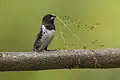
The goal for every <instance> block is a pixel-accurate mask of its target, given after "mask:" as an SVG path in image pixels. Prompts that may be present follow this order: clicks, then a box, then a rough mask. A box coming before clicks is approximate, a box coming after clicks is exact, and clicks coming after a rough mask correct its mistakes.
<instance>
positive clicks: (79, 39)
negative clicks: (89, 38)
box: [57, 17, 80, 40]
mask: <svg viewBox="0 0 120 80" xmlns="http://www.w3.org/2000/svg"><path fill="white" fill-rule="evenodd" d="M57 19H58V20H59V21H60V22H61V23H63V25H64V26H65V27H66V28H67V29H68V30H69V31H70V32H71V33H72V34H73V35H74V36H75V37H76V38H77V39H78V40H80V38H79V37H78V36H77V35H76V34H75V33H74V32H73V31H72V30H71V29H70V28H69V27H67V25H66V24H65V23H64V22H63V21H62V20H61V19H60V18H59V17H57Z"/></svg>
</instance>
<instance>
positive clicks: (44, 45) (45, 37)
mask: <svg viewBox="0 0 120 80" xmlns="http://www.w3.org/2000/svg"><path fill="white" fill-rule="evenodd" d="M55 18H56V15H55V14H47V15H45V16H44V17H43V19H42V25H41V28H40V32H39V33H38V34H37V36H36V39H35V41H34V45H33V51H34V52H40V51H43V50H45V51H49V50H48V46H49V44H50V43H51V41H52V40H53V38H54V36H55V25H54V20H55Z"/></svg>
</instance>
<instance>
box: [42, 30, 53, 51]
mask: <svg viewBox="0 0 120 80" xmlns="http://www.w3.org/2000/svg"><path fill="white" fill-rule="evenodd" d="M54 35H55V30H44V35H43V37H42V39H41V47H40V48H41V49H44V48H46V47H47V46H48V45H49V44H50V42H51V41H52V39H53V37H54Z"/></svg>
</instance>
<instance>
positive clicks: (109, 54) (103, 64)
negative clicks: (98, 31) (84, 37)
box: [0, 48, 120, 71]
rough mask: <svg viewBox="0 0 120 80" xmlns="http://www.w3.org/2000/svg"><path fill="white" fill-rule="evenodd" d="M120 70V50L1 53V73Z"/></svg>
mask: <svg viewBox="0 0 120 80" xmlns="http://www.w3.org/2000/svg"><path fill="white" fill-rule="evenodd" d="M65 68H68V69H72V68H120V49H119V48H117V49H112V48H109V49H101V50H56V51H43V52H40V53H35V52H0V71H35V70H46V69H65Z"/></svg>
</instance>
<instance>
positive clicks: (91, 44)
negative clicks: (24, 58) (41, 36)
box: [0, 0, 120, 80]
mask: <svg viewBox="0 0 120 80" xmlns="http://www.w3.org/2000/svg"><path fill="white" fill-rule="evenodd" d="M48 13H54V14H56V15H57V16H59V18H61V19H63V18H64V16H70V18H71V19H72V20H80V23H79V27H77V26H76V25H68V27H69V28H70V29H72V31H73V32H75V33H76V35H77V36H79V38H80V40H78V39H76V38H75V37H74V36H73V34H72V33H71V32H69V31H68V30H67V28H64V26H63V24H61V23H60V21H59V20H57V19H56V21H55V25H56V36H55V38H54V40H53V41H52V43H51V45H50V46H49V48H50V49H63V48H65V45H64V43H63V40H62V39H61V38H60V39H59V38H58V37H59V35H60V31H59V27H61V28H62V31H63V33H64V36H65V39H66V43H67V45H68V47H67V48H65V49H80V48H82V47H83V46H84V45H86V47H87V48H94V49H98V48H111V47H112V48H118V47H120V43H119V41H120V38H119V37H120V36H119V34H120V31H119V30H120V22H119V21H120V1H119V0H0V52H2V51H14V52H15V51H18V52H19V51H21V52H22V51H23V52H25V51H32V45H33V41H34V40H35V37H36V34H37V33H38V32H39V29H40V24H41V19H42V17H43V16H44V15H46V14H48ZM96 23H99V24H100V25H95V28H93V29H92V30H89V31H85V28H86V26H85V25H86V24H89V25H94V24H96ZM72 44H74V45H75V46H72ZM101 45H102V47H101ZM103 45H104V46H103ZM119 72H120V70H119V69H108V70H100V69H98V70H89V69H79V70H52V71H37V72H4V73H0V80H79V79H80V80H114V79H115V80H119V78H120V77H119Z"/></svg>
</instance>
